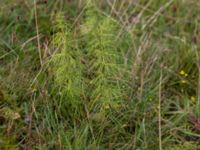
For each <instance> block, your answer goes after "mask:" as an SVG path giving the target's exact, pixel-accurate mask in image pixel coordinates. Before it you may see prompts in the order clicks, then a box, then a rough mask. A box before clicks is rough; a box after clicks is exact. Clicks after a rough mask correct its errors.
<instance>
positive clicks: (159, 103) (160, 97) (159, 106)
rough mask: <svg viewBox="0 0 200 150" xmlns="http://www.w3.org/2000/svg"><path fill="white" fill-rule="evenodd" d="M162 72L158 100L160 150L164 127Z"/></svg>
mask: <svg viewBox="0 0 200 150" xmlns="http://www.w3.org/2000/svg"><path fill="white" fill-rule="evenodd" d="M161 93H162V70H161V75H160V82H159V100H158V130H159V150H162V129H161V128H162V126H161V99H162V95H161Z"/></svg>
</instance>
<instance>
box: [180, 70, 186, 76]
mask: <svg viewBox="0 0 200 150" xmlns="http://www.w3.org/2000/svg"><path fill="white" fill-rule="evenodd" d="M179 74H180V75H181V76H184V77H187V76H188V74H187V73H186V72H185V71H184V70H181V71H180V72H179Z"/></svg>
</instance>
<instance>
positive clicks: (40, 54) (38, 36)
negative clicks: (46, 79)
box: [34, 0, 43, 66]
mask: <svg viewBox="0 0 200 150" xmlns="http://www.w3.org/2000/svg"><path fill="white" fill-rule="evenodd" d="M34 9H35V28H36V33H37V43H38V44H37V45H38V52H39V57H40V65H41V66H42V65H43V64H42V53H41V48H40V35H39V27H38V18H37V2H36V0H34Z"/></svg>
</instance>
